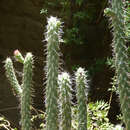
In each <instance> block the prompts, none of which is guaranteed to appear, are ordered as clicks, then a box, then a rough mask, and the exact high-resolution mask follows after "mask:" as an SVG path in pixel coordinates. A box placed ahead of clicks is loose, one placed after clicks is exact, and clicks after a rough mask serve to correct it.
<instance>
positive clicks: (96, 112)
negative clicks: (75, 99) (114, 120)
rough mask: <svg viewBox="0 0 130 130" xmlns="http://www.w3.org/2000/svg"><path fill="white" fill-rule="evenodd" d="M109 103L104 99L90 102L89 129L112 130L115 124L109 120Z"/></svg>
mask: <svg viewBox="0 0 130 130" xmlns="http://www.w3.org/2000/svg"><path fill="white" fill-rule="evenodd" d="M109 108H110V106H109V104H108V103H105V102H104V101H97V102H96V103H92V102H90V103H89V104H88V129H90V130H91V129H93V130H110V129H112V128H113V127H114V126H113V125H112V124H111V123H110V122H109V119H108V117H107V115H108V111H109Z"/></svg>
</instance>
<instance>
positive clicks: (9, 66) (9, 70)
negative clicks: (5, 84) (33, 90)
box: [5, 58, 22, 96]
mask: <svg viewBox="0 0 130 130" xmlns="http://www.w3.org/2000/svg"><path fill="white" fill-rule="evenodd" d="M5 69H6V76H7V78H8V80H9V81H10V84H11V85H12V87H13V89H14V90H15V92H16V94H17V95H18V96H21V94H22V88H21V86H20V84H19V82H18V80H17V78H16V74H15V71H14V67H13V62H12V60H11V59H10V58H7V59H6V61H5Z"/></svg>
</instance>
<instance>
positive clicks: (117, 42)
mask: <svg viewBox="0 0 130 130" xmlns="http://www.w3.org/2000/svg"><path fill="white" fill-rule="evenodd" d="M105 13H106V14H109V16H110V17H111V20H112V27H113V51H114V59H115V68H116V74H117V83H118V86H119V97H120V103H121V110H122V113H123V118H124V122H125V124H126V129H127V130H130V83H129V81H130V79H129V76H128V73H129V67H128V56H127V47H126V44H125V33H124V30H125V27H124V26H125V22H124V5H123V0H112V9H106V10H105Z"/></svg>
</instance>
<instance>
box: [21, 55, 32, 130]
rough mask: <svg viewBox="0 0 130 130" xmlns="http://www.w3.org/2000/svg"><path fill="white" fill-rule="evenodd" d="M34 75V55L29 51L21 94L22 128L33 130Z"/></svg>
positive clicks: (22, 129)
mask: <svg viewBox="0 0 130 130" xmlns="http://www.w3.org/2000/svg"><path fill="white" fill-rule="evenodd" d="M32 75H33V56H32V54H31V53H27V54H26V57H25V60H24V68H23V81H22V89H23V92H22V95H21V125H22V128H21V130H31V112H30V108H31V102H32V101H31V89H32V88H31V87H32Z"/></svg>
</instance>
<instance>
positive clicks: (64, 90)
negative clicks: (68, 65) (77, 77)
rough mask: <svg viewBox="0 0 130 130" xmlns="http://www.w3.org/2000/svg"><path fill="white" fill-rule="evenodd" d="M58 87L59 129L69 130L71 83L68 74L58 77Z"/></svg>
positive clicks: (64, 73)
mask: <svg viewBox="0 0 130 130" xmlns="http://www.w3.org/2000/svg"><path fill="white" fill-rule="evenodd" d="M58 81H59V87H60V91H59V94H60V99H59V102H60V112H61V119H60V121H61V129H62V130H71V99H72V95H71V90H72V88H71V81H70V76H69V74H68V73H66V72H63V73H62V74H61V75H59V76H58Z"/></svg>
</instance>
